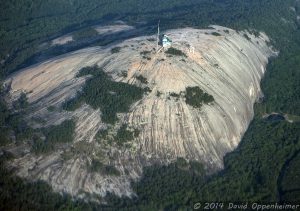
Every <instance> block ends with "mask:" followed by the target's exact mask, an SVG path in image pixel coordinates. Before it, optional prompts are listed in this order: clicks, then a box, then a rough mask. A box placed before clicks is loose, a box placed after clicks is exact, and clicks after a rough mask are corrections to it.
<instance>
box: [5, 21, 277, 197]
mask: <svg viewBox="0 0 300 211" xmlns="http://www.w3.org/2000/svg"><path fill="white" fill-rule="evenodd" d="M166 33H167V34H168V36H169V37H170V38H171V39H172V41H173V47H174V48H177V49H179V50H181V51H182V52H184V54H185V55H186V56H176V55H171V56H170V55H169V54H167V53H166V52H165V49H162V50H160V51H159V52H156V42H155V39H153V38H155V36H152V37H151V36H150V37H138V38H134V39H130V40H125V41H124V42H122V43H119V44H118V45H117V46H118V47H121V49H120V52H117V53H111V49H112V48H114V47H116V45H112V46H109V47H105V48H104V47H94V48H86V49H82V50H80V51H76V52H73V53H70V54H67V55H63V56H61V57H58V58H53V59H52V60H49V61H47V62H43V63H41V64H37V65H35V66H32V67H29V68H27V69H24V70H21V71H19V72H18V73H16V74H14V75H12V76H10V77H9V78H8V79H7V80H6V85H10V87H11V90H10V93H9V96H8V99H9V102H13V101H14V100H16V99H17V98H18V96H19V95H20V93H21V92H25V93H27V97H28V101H29V103H30V108H29V109H30V111H31V112H30V114H28V116H26V118H27V119H28V122H29V123H30V125H31V126H32V127H35V128H39V127H45V126H49V125H55V124H60V123H61V122H62V121H64V120H66V119H70V118H73V119H74V120H75V121H76V131H75V132H76V135H75V140H74V143H73V144H71V145H69V146H67V147H64V148H61V149H58V150H56V151H55V152H54V153H50V154H47V155H39V156H37V155H34V154H33V153H30V150H29V147H28V146H27V145H24V146H22V147H21V148H20V147H19V148H18V149H16V148H12V149H11V151H13V152H15V154H16V156H17V158H16V159H15V160H13V161H12V162H11V163H10V165H11V166H13V167H15V168H16V169H17V174H18V175H19V176H22V177H26V178H29V179H35V180H36V179H42V180H45V181H47V182H48V183H49V184H51V185H52V187H53V188H54V189H55V190H57V191H60V192H67V193H70V194H72V195H74V196H77V197H86V196H91V195H92V194H100V195H101V196H105V194H106V193H107V192H112V193H114V194H117V195H119V196H121V195H126V196H131V195H132V194H134V193H133V192H132V190H131V188H130V180H137V179H138V178H139V177H140V176H141V174H142V168H143V166H146V165H151V164H153V163H157V162H158V163H164V164H166V163H169V162H172V161H174V160H176V159H177V158H178V157H183V158H185V159H187V160H197V161H199V162H201V163H203V164H204V166H205V167H206V169H207V171H209V172H213V171H216V170H219V169H221V168H222V167H223V157H224V155H225V154H226V153H228V152H230V151H232V150H234V149H235V148H236V147H237V145H238V144H239V142H240V140H241V137H242V136H243V134H244V133H245V131H246V129H247V127H248V125H249V122H250V121H251V119H252V118H253V104H254V102H255V101H256V100H257V99H258V98H259V97H260V96H261V95H262V93H261V89H260V80H261V78H262V77H263V74H264V72H265V67H266V65H267V62H268V58H269V57H270V56H272V55H275V53H274V52H273V51H272V50H271V49H270V48H269V47H268V45H267V42H268V41H269V40H268V37H267V36H266V35H265V34H263V33H260V35H259V36H257V37H255V36H254V35H252V34H250V33H248V32H236V31H234V30H231V29H228V28H224V27H221V26H213V28H212V29H205V30H199V29H192V28H185V29H176V30H170V31H167V32H166ZM94 64H97V65H99V66H100V67H103V69H104V70H105V71H106V72H107V73H108V74H109V75H111V76H112V78H113V80H115V81H120V82H124V83H129V84H133V85H136V86H140V87H145V86H148V87H149V88H150V90H151V91H150V92H148V93H147V94H145V95H144V97H143V99H141V100H140V101H138V102H136V103H135V104H134V105H132V107H131V109H130V112H129V113H123V114H119V115H118V116H119V119H120V120H119V122H118V124H119V125H120V124H121V123H127V124H128V125H129V126H130V127H132V128H136V129H138V130H139V131H140V133H139V135H138V137H136V138H135V139H134V140H133V141H132V142H131V146H130V147H127V148H125V147H117V146H115V145H109V144H108V143H106V142H105V141H100V142H99V141H96V140H95V135H96V133H97V131H98V130H100V129H103V128H106V127H107V125H106V124H105V123H103V122H102V121H101V110H100V109H98V110H94V109H92V108H91V107H90V106H89V105H86V104H84V105H83V106H82V107H81V108H79V109H77V110H75V111H74V112H67V111H64V110H62V109H59V108H61V105H62V103H63V102H64V101H66V100H68V99H70V98H72V97H74V96H75V95H76V93H77V91H79V90H80V89H81V87H82V86H83V85H84V83H85V80H86V77H81V78H76V77H75V76H76V74H77V72H78V71H79V70H80V69H81V68H83V67H86V66H92V65H94ZM124 73H126V74H124ZM137 76H143V77H144V78H146V79H147V82H148V83H147V84H143V83H142V82H141V81H139V80H138V79H137ZM87 77H88V76H87ZM194 86H198V87H200V88H201V89H202V90H204V91H205V92H207V93H208V94H210V95H212V96H213V97H214V102H212V103H209V104H204V105H203V106H202V107H201V108H200V109H199V108H193V107H192V106H190V105H188V104H187V103H186V101H185V98H184V96H183V95H182V93H183V92H184V91H185V90H186V87H194ZM170 93H176V94H178V95H179V96H177V97H174V95H172V94H171V95H170ZM49 106H54V107H56V108H57V109H56V110H55V111H49V109H47V107H49ZM35 119H43V120H44V121H43V123H41V122H40V121H35ZM118 124H117V125H118ZM116 127H118V126H116ZM93 159H98V160H101V162H102V163H105V164H108V165H113V166H115V167H116V168H117V169H118V171H119V172H120V175H119V176H112V175H103V174H101V173H97V172H91V171H89V170H88V166H89V165H90V164H91V162H92V160H93Z"/></svg>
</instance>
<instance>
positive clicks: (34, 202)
mask: <svg viewBox="0 0 300 211" xmlns="http://www.w3.org/2000/svg"><path fill="white" fill-rule="evenodd" d="M1 4H2V5H1V13H0V24H1V28H0V52H1V53H0V61H1V76H2V78H4V77H5V76H7V75H8V74H10V73H12V72H14V71H16V70H18V69H19V68H20V67H25V66H26V65H28V63H27V61H28V59H29V58H30V57H31V56H32V55H34V54H36V53H38V52H39V46H40V44H41V43H43V42H45V41H47V40H49V39H51V38H55V37H57V36H59V35H61V34H64V33H66V32H69V31H71V30H74V29H81V28H84V27H89V26H90V24H91V23H94V22H97V21H111V20H117V19H122V20H124V21H127V22H129V23H131V24H134V23H137V22H141V21H147V22H148V24H149V25H151V24H153V25H154V24H155V23H156V22H157V20H158V19H160V20H161V25H162V26H161V27H162V28H164V29H167V28H177V27H188V26H190V27H196V28H200V27H207V26H208V25H209V24H219V25H223V26H227V27H231V28H234V29H236V30H241V29H250V30H257V31H264V32H265V33H266V34H267V35H268V36H269V37H270V38H271V42H270V44H272V45H273V46H274V47H275V48H276V49H277V50H279V52H280V54H279V56H278V57H276V58H272V59H271V60H270V63H269V64H268V66H267V72H266V74H265V77H264V79H263V81H262V82H261V85H262V90H263V93H264V95H265V96H264V98H263V100H262V102H260V103H257V104H255V106H254V108H255V117H254V120H253V121H252V123H251V124H250V126H249V129H248V130H247V132H246V134H245V135H244V137H243V139H242V141H241V143H240V145H239V147H238V148H237V149H236V150H235V151H234V152H232V153H229V154H228V155H226V157H225V158H224V166H225V168H224V170H223V171H222V172H219V173H217V174H215V175H211V176H207V175H205V174H204V173H203V172H202V171H201V166H197V165H195V164H193V163H186V162H184V161H183V160H180V159H179V160H178V161H177V162H176V163H173V164H171V165H169V166H159V165H158V166H152V167H147V168H145V169H144V175H143V177H142V179H141V180H140V181H138V182H135V183H133V184H132V186H133V189H134V190H135V192H136V193H137V197H135V198H133V199H129V198H118V197H116V196H113V195H109V196H107V198H106V200H107V202H108V203H107V204H106V205H96V204H93V203H85V202H82V201H73V200H72V199H71V197H70V196H68V195H63V196H62V195H60V194H57V193H53V192H52V191H51V187H49V186H48V185H46V184H45V183H43V182H31V183H29V182H27V181H25V180H22V179H20V178H18V177H15V176H13V175H12V173H13V172H11V171H9V170H7V169H6V168H5V161H6V160H9V159H11V158H12V157H11V155H10V154H9V153H2V155H1V157H0V158H1V166H0V167H1V171H0V174H1V175H0V190H1V191H0V209H1V210H178V209H182V210H191V209H192V207H193V205H194V203H196V202H208V201H211V202H220V201H221V202H224V203H225V202H229V201H239V202H270V201H272V202H280V203H284V202H292V201H296V202H298V203H299V201H300V184H299V179H297V178H299V175H300V172H299V163H300V159H299V157H300V154H299V152H300V123H299V122H294V123H289V122H287V121H273V122H270V121H266V120H265V119H263V118H262V114H265V113H271V112H278V113H282V114H290V115H296V116H299V115H300V95H299V93H300V90H299V89H300V23H299V20H298V21H297V15H298V16H299V15H300V2H299V1H294V0H213V1H212V0H201V1H193V0H166V1H157V0H150V1H149V0H148V1H146V0H139V1H137V0H127V1H107V0H101V1H99V0H98V1H96V0H91V1H80V0H60V1H57V0H55V1H49V0H46V1H42V0H24V1H22V2H21V3H20V2H19V1H4V2H1ZM152 5H156V7H153V6H152ZM291 8H294V9H291ZM112 53H113V52H112ZM89 74H94V73H93V72H91V73H89ZM100 74H101V73H100ZM94 76H96V77H95V79H90V82H89V83H87V85H86V87H85V88H84V89H86V90H87V89H88V88H89V87H92V86H93V80H102V79H99V78H98V79H97V75H94ZM105 80H106V81H105V83H110V82H109V79H105ZM110 86H111V87H112V88H115V89H116V90H115V91H116V92H117V91H118V87H115V85H110ZM126 88H129V87H126ZM129 89H134V90H135V91H136V93H137V94H135V95H134V96H131V98H130V99H134V100H136V99H138V98H139V97H140V96H141V95H142V93H143V90H136V88H129ZM99 91H101V90H99ZM5 92H6V90H1V98H0V127H1V131H0V135H1V137H0V138H1V144H2V145H3V144H6V143H9V142H10V135H11V133H14V134H16V137H20V139H21V138H22V135H23V136H24V134H25V135H26V134H29V135H28V136H30V134H31V133H32V131H31V130H30V128H28V127H26V124H25V123H24V122H23V120H22V118H21V117H22V108H20V109H19V112H18V113H12V111H11V110H10V109H9V108H8V107H7V105H6V104H5V101H4V100H3V95H4V94H5ZM108 93H109V92H108ZM95 94H97V96H98V93H93V96H95ZM106 94H107V93H106ZM106 94H105V95H106ZM78 96H81V98H84V101H85V102H87V103H89V104H91V105H92V106H94V107H98V106H99V107H100V108H102V109H106V108H105V105H103V104H102V101H99V102H93V101H92V100H90V101H89V99H92V96H89V94H88V93H85V91H84V90H83V92H82V93H80V94H79V95H78ZM108 97H109V96H108ZM23 98H24V96H23ZM100 99H101V97H100ZM20 102H21V103H20V105H22V106H26V103H24V99H21V101H20ZM75 102H78V101H77V98H76V100H75V101H74V102H73V104H74V105H72V103H70V104H68V103H67V107H68V108H70V107H72V106H75V107H76V103H75ZM80 102H81V101H80ZM130 103H131V100H130V101H128V102H126V103H125V105H126V107H116V108H113V110H112V111H111V110H110V109H111V108H107V112H105V113H106V114H107V121H108V122H114V121H115V111H119V110H121V111H123V109H125V110H126V109H127V108H128V106H129V105H130ZM22 106H21V107H22ZM101 106H102V107H101ZM104 115H105V114H104ZM2 128H4V129H2ZM52 138H53V139H54V140H55V137H52ZM107 168H108V169H107ZM95 170H101V171H107V170H108V172H111V171H112V172H113V173H116V172H114V170H111V169H109V167H105V166H104V167H103V166H102V165H101V164H97V163H96V166H95Z"/></svg>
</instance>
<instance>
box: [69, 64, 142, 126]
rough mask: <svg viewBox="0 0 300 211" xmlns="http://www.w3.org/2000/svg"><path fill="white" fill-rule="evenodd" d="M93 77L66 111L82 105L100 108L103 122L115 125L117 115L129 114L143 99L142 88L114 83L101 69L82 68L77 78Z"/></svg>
mask: <svg viewBox="0 0 300 211" xmlns="http://www.w3.org/2000/svg"><path fill="white" fill-rule="evenodd" d="M85 75H92V76H93V77H91V78H89V79H88V80H87V82H86V83H85V86H84V87H83V89H82V91H81V92H79V93H78V94H77V96H76V97H75V98H73V99H71V100H69V101H67V102H65V104H64V106H63V107H64V109H66V110H75V109H76V108H78V107H79V106H80V105H81V104H82V103H87V104H89V105H91V106H92V107H93V108H94V109H97V108H100V110H101V113H102V114H101V117H102V120H103V121H104V122H106V123H110V124H114V123H115V122H116V121H117V113H121V112H128V111H129V108H130V106H131V105H132V104H133V103H134V102H136V101H138V100H140V99H141V98H142V97H143V93H144V90H143V89H142V88H139V87H136V86H133V85H130V84H127V83H122V82H114V81H113V80H112V79H111V78H110V77H109V76H108V75H107V74H106V73H105V72H104V71H103V70H102V69H101V68H100V67H98V66H92V67H85V68H82V69H81V70H80V71H79V73H78V74H77V77H82V76H85Z"/></svg>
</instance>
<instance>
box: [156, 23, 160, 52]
mask: <svg viewBox="0 0 300 211" xmlns="http://www.w3.org/2000/svg"><path fill="white" fill-rule="evenodd" d="M159 23H160V20H159V21H158V24H157V40H156V41H157V42H156V51H158V45H159Z"/></svg>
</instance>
